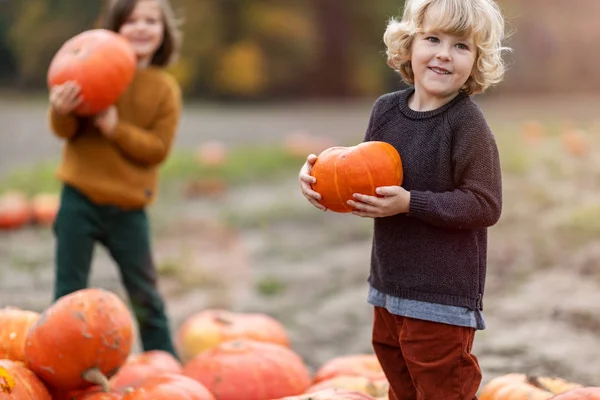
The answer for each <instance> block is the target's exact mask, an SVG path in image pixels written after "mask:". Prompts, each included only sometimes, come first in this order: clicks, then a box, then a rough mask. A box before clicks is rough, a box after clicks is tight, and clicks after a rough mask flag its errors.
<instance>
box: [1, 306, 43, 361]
mask: <svg viewBox="0 0 600 400" xmlns="http://www.w3.org/2000/svg"><path fill="white" fill-rule="evenodd" d="M39 317H40V314H39V313H37V312H35V311H28V310H21V309H20V308H17V307H12V306H9V307H4V308H2V309H0V359H7V360H13V361H24V360H25V338H26V336H27V331H28V330H29V328H30V327H31V326H32V325H33V324H35V323H36V321H37V320H38V318H39Z"/></svg>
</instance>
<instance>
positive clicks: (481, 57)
mask: <svg viewBox="0 0 600 400" xmlns="http://www.w3.org/2000/svg"><path fill="white" fill-rule="evenodd" d="M427 13H431V14H430V15H429V19H430V20H431V21H433V25H434V26H433V27H432V28H433V29H434V30H439V31H442V32H446V33H452V34H457V35H466V36H470V35H473V39H474V41H475V46H476V48H477V57H476V61H475V68H474V69H473V73H472V75H471V76H470V77H469V79H468V80H467V82H466V83H465V85H464V86H463V87H462V88H461V90H462V91H464V92H466V93H468V94H474V93H481V92H484V91H485V90H486V89H487V88H488V87H490V86H491V85H494V84H496V83H498V82H500V81H501V80H502V79H503V77H504V72H505V69H506V68H505V64H504V62H503V60H502V51H503V50H507V49H508V48H507V47H503V46H502V41H503V40H504V18H503V17H502V13H501V12H500V9H499V7H498V5H497V4H496V3H495V2H494V0H406V3H405V5H404V13H403V16H402V20H401V21H397V20H396V19H394V18H392V19H391V20H390V22H389V23H388V26H387V29H386V31H385V34H384V35H383V41H384V42H385V45H386V46H387V52H386V53H387V56H388V64H389V65H390V67H392V68H393V69H395V70H396V71H398V72H399V73H400V75H401V76H402V79H403V80H404V81H405V82H406V83H408V84H410V85H413V84H414V73H413V70H412V67H411V62H410V56H411V48H412V43H413V40H414V38H415V35H416V34H417V33H419V32H421V31H422V29H423V21H424V19H425V15H426V14H427Z"/></svg>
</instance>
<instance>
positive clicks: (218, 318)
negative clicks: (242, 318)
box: [215, 315, 233, 325]
mask: <svg viewBox="0 0 600 400" xmlns="http://www.w3.org/2000/svg"><path fill="white" fill-rule="evenodd" d="M215 321H217V322H219V323H221V324H223V325H231V324H233V321H231V320H230V319H228V318H226V317H224V316H222V315H215Z"/></svg>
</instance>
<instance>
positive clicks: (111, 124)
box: [94, 106, 119, 139]
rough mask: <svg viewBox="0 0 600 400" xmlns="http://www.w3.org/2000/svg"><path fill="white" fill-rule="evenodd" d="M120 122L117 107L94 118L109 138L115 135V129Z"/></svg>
mask: <svg viewBox="0 0 600 400" xmlns="http://www.w3.org/2000/svg"><path fill="white" fill-rule="evenodd" d="M117 122H119V114H118V113H117V108H116V107H115V106H110V107H108V108H107V109H106V110H104V111H102V112H100V113H98V114H97V115H96V117H95V118H94V124H95V125H96V127H97V128H98V129H99V130H100V132H101V133H102V134H103V135H104V136H105V137H107V138H109V139H110V138H111V137H112V136H113V135H114V132H115V128H116V127H117Z"/></svg>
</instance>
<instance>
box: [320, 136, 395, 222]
mask: <svg viewBox="0 0 600 400" xmlns="http://www.w3.org/2000/svg"><path fill="white" fill-rule="evenodd" d="M311 175H312V176H314V177H315V178H316V179H317V182H316V183H315V184H314V185H312V188H313V190H314V191H315V192H317V193H319V194H320V195H321V201H320V203H321V204H322V205H324V206H325V207H327V209H329V210H331V211H335V212H339V213H349V212H352V211H353V208H352V207H350V206H349V205H348V204H346V202H347V201H348V200H352V199H353V197H352V195H353V194H354V193H361V194H366V195H370V196H376V193H375V189H376V188H378V187H380V186H395V185H401V184H402V180H403V177H404V175H403V169H402V160H401V159H400V155H399V154H398V152H397V151H396V149H395V148H394V146H392V145H391V144H389V143H385V142H378V141H372V142H363V143H360V144H358V145H356V146H352V147H330V148H328V149H326V150H325V151H323V152H322V153H321V154H319V156H318V157H317V161H315V164H314V165H313V168H312V171H311Z"/></svg>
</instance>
